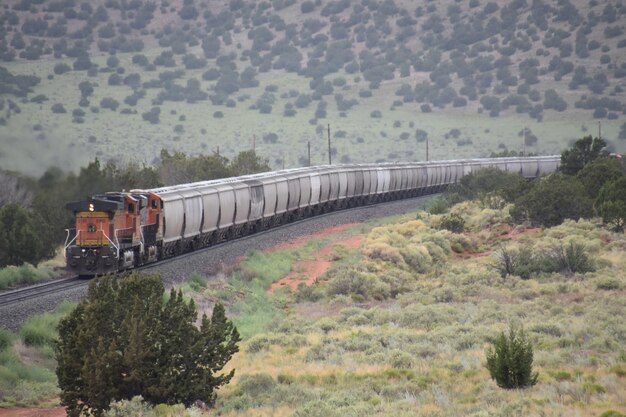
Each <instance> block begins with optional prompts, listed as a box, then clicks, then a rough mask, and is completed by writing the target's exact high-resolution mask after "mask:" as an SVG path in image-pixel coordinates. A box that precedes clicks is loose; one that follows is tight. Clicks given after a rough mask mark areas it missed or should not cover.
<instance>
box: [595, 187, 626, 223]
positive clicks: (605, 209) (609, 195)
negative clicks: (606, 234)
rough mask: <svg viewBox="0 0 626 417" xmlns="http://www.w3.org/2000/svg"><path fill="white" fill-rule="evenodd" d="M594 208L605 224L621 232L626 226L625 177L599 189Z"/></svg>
mask: <svg viewBox="0 0 626 417" xmlns="http://www.w3.org/2000/svg"><path fill="white" fill-rule="evenodd" d="M595 206H596V210H597V211H598V214H600V216H602V221H603V222H604V223H605V224H609V225H611V227H612V228H613V230H615V231H617V232H623V231H624V226H626V175H622V176H621V177H619V178H617V179H615V180H613V181H609V182H607V183H606V184H605V185H604V186H603V187H602V188H601V189H600V192H599V193H598V198H597V199H596V204H595Z"/></svg>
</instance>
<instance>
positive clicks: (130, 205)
mask: <svg viewBox="0 0 626 417" xmlns="http://www.w3.org/2000/svg"><path fill="white" fill-rule="evenodd" d="M128 212H129V213H134V212H135V205H134V204H133V203H129V204H128Z"/></svg>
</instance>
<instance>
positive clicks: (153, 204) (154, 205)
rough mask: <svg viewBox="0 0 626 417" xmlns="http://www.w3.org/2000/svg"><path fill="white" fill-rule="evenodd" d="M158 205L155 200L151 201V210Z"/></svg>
mask: <svg viewBox="0 0 626 417" xmlns="http://www.w3.org/2000/svg"><path fill="white" fill-rule="evenodd" d="M158 204H159V202H158V201H157V200H152V208H153V209H155V208H158Z"/></svg>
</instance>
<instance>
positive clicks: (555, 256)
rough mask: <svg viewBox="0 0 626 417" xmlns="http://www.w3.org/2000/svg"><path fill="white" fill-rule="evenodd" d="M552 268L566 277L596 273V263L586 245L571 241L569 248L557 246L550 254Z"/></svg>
mask: <svg viewBox="0 0 626 417" xmlns="http://www.w3.org/2000/svg"><path fill="white" fill-rule="evenodd" d="M548 257H549V259H550V261H551V262H552V267H553V268H554V269H555V270H556V271H560V272H562V273H564V274H566V275H572V274H575V273H585V272H593V271H595V269H596V268H595V263H594V262H593V259H591V257H590V256H589V255H588V254H587V248H586V247H585V245H583V244H580V243H576V242H573V241H570V243H569V244H568V245H567V246H563V245H560V246H555V247H553V248H552V250H551V251H549V252H548Z"/></svg>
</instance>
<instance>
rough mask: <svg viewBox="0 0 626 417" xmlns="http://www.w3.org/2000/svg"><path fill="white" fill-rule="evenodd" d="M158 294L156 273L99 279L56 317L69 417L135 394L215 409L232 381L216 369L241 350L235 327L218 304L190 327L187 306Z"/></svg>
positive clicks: (192, 318) (174, 296)
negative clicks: (64, 313)
mask: <svg viewBox="0 0 626 417" xmlns="http://www.w3.org/2000/svg"><path fill="white" fill-rule="evenodd" d="M164 292H165V289H164V287H163V284H162V281H161V277H160V276H158V275H147V274H141V273H133V274H130V275H126V276H124V277H102V278H100V279H99V280H98V281H97V283H96V281H92V282H91V284H90V287H89V290H88V295H87V298H85V299H83V300H82V301H81V302H80V303H79V304H78V306H76V308H75V309H74V310H73V311H72V312H71V313H70V314H68V315H67V316H65V317H64V318H63V319H61V322H60V323H59V326H58V329H59V342H58V344H57V346H56V358H57V368H56V374H57V377H58V382H59V388H61V391H62V393H61V401H62V403H63V404H64V405H65V406H66V407H67V410H68V414H71V415H79V414H83V412H84V411H86V409H87V408H91V410H93V411H94V414H95V415H101V414H102V412H103V411H104V410H106V409H108V408H109V404H110V403H111V402H112V401H113V400H114V399H131V398H133V397H134V396H136V395H142V396H145V398H146V399H147V400H148V401H149V402H151V403H153V404H158V403H183V404H185V405H186V406H189V405H191V404H192V403H193V402H195V401H196V400H200V401H203V402H205V403H207V404H209V405H212V404H213V403H214V401H215V397H216V394H215V392H214V391H215V390H216V389H217V388H219V387H220V386H222V385H225V384H227V383H228V382H229V381H230V380H231V378H232V377H233V375H234V370H231V371H229V372H226V373H220V371H221V370H222V369H223V368H224V366H225V365H226V363H227V362H228V361H229V360H230V358H231V357H232V355H233V354H234V353H235V352H237V351H238V350H239V349H238V347H237V343H238V342H239V340H240V338H239V334H238V332H237V329H236V328H235V327H234V325H233V324H232V322H230V321H229V320H228V319H227V318H226V315H225V311H224V307H223V306H222V305H221V304H220V303H217V304H216V305H215V307H214V308H213V314H212V316H211V317H210V318H209V317H207V315H206V314H203V316H202V319H201V324H200V327H199V328H198V327H196V325H195V323H196V318H197V311H196V307H195V305H194V303H193V301H190V302H187V301H185V300H184V299H183V295H182V292H181V291H178V292H176V291H175V290H174V289H172V290H171V292H170V294H169V297H165V294H164ZM140 300H141V301H140ZM164 300H166V301H164ZM52 328H53V329H54V328H55V327H54V326H53V327H52ZM150 358H152V359H150ZM154 358H160V359H159V360H156V361H155V360H154ZM172 369H177V370H179V371H177V372H174V373H172V371H171V370H172ZM129 375H131V377H129ZM93 387H98V388H97V389H93Z"/></svg>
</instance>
